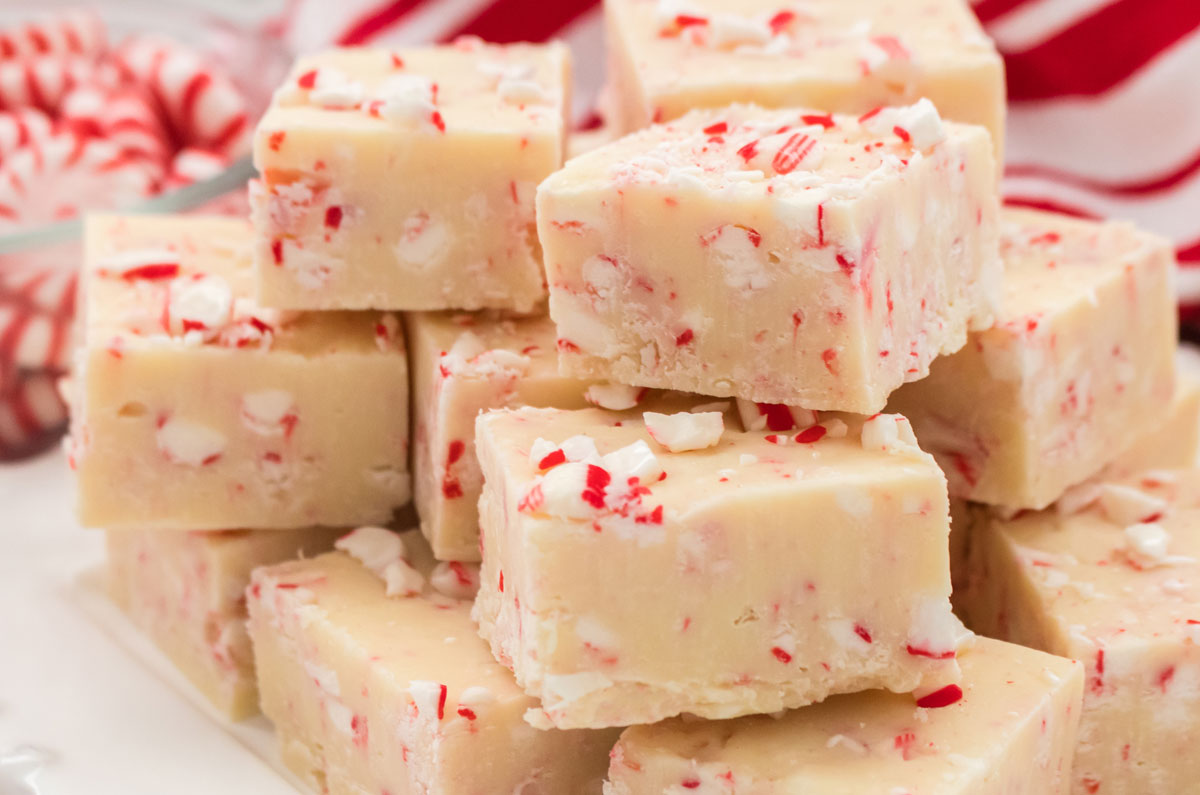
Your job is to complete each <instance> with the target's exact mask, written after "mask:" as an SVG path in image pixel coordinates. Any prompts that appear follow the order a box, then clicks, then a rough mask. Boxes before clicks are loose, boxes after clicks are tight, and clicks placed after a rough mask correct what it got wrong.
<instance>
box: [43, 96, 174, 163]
mask: <svg viewBox="0 0 1200 795" xmlns="http://www.w3.org/2000/svg"><path fill="white" fill-rule="evenodd" d="M61 112H62V119H63V121H64V123H66V124H67V125H68V126H69V127H71V129H73V130H75V131H76V132H79V133H81V134H83V135H90V136H96V137H99V138H106V139H108V140H109V141H112V142H113V143H114V144H116V145H117V146H118V147H119V148H120V149H121V151H122V152H123V153H124V154H126V155H129V156H131V157H144V158H148V159H150V160H153V161H155V162H157V163H160V164H163V165H164V166H165V164H166V161H167V159H168V158H169V157H170V153H171V143H170V141H169V140H168V137H167V131H166V130H165V129H164V128H163V126H162V122H161V120H160V119H159V117H158V113H157V112H156V111H155V110H154V106H153V103H152V100H151V99H150V98H149V97H147V96H146V95H145V94H144V93H143V92H142V91H140V90H138V89H137V88H135V87H129V86H127V87H122V88H117V89H109V88H106V87H104V86H101V85H82V86H76V87H75V88H73V89H71V91H69V92H68V93H67V95H66V96H65V97H64V98H63V102H62V111H61Z"/></svg>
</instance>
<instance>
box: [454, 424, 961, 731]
mask: <svg viewBox="0 0 1200 795" xmlns="http://www.w3.org/2000/svg"><path fill="white" fill-rule="evenodd" d="M728 421H729V416H727V415H723V414H722V413H721V412H720V411H719V410H716V409H714V408H710V407H705V406H700V407H697V412H696V413H688V412H677V413H674V414H663V413H656V412H646V413H645V418H644V419H643V418H642V417H640V416H639V415H638V414H637V413H634V412H625V413H614V412H605V411H602V410H600V409H583V410H580V411H563V410H559V409H537V408H520V409H512V410H502V411H493V412H489V413H487V414H484V415H481V416H480V418H479V419H478V421H477V424H476V447H477V450H478V453H479V459H480V463H481V465H482V467H483V473H484V489H483V496H482V497H481V499H480V519H481V521H480V525H481V534H482V538H483V550H484V552H483V561H484V562H483V570H482V575H481V579H482V586H481V588H480V591H479V595H478V597H477V599H476V602H475V613H474V615H475V618H476V620H477V621H478V623H479V628H480V632H481V634H482V635H483V636H484V637H485V638H487V639H488V641H489V642H490V643H491V647H492V652H493V654H494V655H495V656H496V659H498V660H500V661H501V662H503V663H504V664H505V665H506V666H509V667H510V668H512V669H513V671H514V672H515V674H516V677H517V681H518V683H520V684H521V685H522V686H523V687H524V688H525V690H526V692H527V693H529V694H530V695H533V696H535V697H538V698H540V699H541V702H542V706H543V710H541V711H534V712H532V713H531V714H530V720H532V721H535V722H537V723H538V724H539V725H547V724H550V725H555V726H558V727H560V728H577V727H591V728H595V727H602V726H623V725H628V724H633V723H651V722H654V721H657V720H661V719H663V718H668V717H671V716H673V715H677V714H680V713H683V712H688V713H692V714H695V715H699V716H702V717H707V718H728V717H734V716H737V715H743V714H748V713H759V712H773V711H776V710H780V709H783V708H786V707H795V706H801V705H804V704H808V703H812V702H814V701H820V700H821V699H823V698H825V697H826V696H829V695H832V694H835V693H840V692H853V691H857V690H864V689H868V688H886V689H889V690H893V691H895V692H903V693H908V692H909V691H918V697H921V696H924V695H928V694H929V693H931V692H941V691H943V690H944V689H945V688H951V687H954V682H955V681H956V679H957V676H958V667H957V664H956V663H955V660H954V656H955V650H956V648H957V644H958V642H959V641H960V640H961V639H962V636H963V634H964V633H963V632H962V627H961V625H960V624H959V623H958V621H957V619H955V618H954V617H953V615H952V614H951V612H950V603H949V599H948V597H949V595H950V574H949V562H948V559H947V550H946V536H947V532H948V524H949V520H948V516H947V504H946V503H947V500H946V485H945V479H944V478H943V477H942V474H941V472H940V471H939V470H938V469H937V466H936V464H935V463H934V461H933V459H932V458H931V457H929V456H928V455H926V454H925V453H923V452H921V451H920V449H919V448H918V447H917V446H916V443H915V441H914V440H913V437H912V433H911V430H909V429H908V426H907V423H905V422H904V421H903V418H897V417H895V416H894V415H881V416H880V417H877V418H875V419H873V420H870V421H867V422H865V423H864V422H863V421H862V420H861V419H856V418H854V417H853V416H852V415H844V416H843V417H836V416H832V415H830V416H828V417H823V418H822V421H821V423H820V424H812V425H808V426H806V427H804V428H803V429H802V430H800V431H799V433H794V432H793V431H789V432H787V433H779V432H773V433H768V432H766V431H761V432H759V431H753V432H743V431H740V430H738V429H737V428H736V427H731V428H725V427H724V426H725V424H726V423H727V422H728ZM736 422H737V420H736V419H734V420H732V423H733V425H734V426H736ZM664 445H665V447H664ZM672 450H674V451H675V452H671V451H672ZM910 700H911V697H910Z"/></svg>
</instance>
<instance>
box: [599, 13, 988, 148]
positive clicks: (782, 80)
mask: <svg viewBox="0 0 1200 795" xmlns="http://www.w3.org/2000/svg"><path fill="white" fill-rule="evenodd" d="M605 11H606V19H607V27H608V42H609V74H610V79H611V82H612V84H613V85H614V86H615V87H616V89H617V90H616V91H615V92H614V93H615V95H616V96H617V97H619V98H620V102H619V103H618V105H617V109H618V111H619V117H620V119H621V122H622V124H623V125H624V127H625V129H626V130H627V131H628V130H633V129H637V128H639V127H645V126H646V125H648V124H650V123H651V122H652V121H654V122H659V121H667V120H670V119H674V118H676V117H678V116H681V115H683V114H684V113H685V112H687V111H688V110H691V109H693V108H699V107H708V108H712V107H719V106H722V105H728V104H729V103H731V102H755V103H758V104H760V105H765V106H768V107H810V106H811V107H817V108H821V109H823V110H830V111H836V112H840V113H853V114H859V113H865V112H866V111H868V110H870V109H871V108H874V107H878V106H880V105H904V104H908V103H911V102H914V101H916V100H917V99H919V98H921V97H928V98H929V99H931V100H933V102H934V104H935V105H937V107H938V110H940V111H941V112H942V114H943V115H944V116H946V118H949V119H953V120H955V121H960V122H967V123H969V124H980V125H983V126H984V127H986V128H987V129H988V131H989V132H990V133H991V135H992V138H993V139H994V140H995V143H996V151H997V152H999V151H1001V150H1002V144H1003V140H1004V64H1003V62H1002V60H1001V58H1000V56H999V54H998V53H997V52H996V49H995V47H994V46H993V44H992V42H991V40H989V39H988V38H987V37H986V36H985V35H984V34H983V30H982V29H981V28H980V26H979V22H978V20H977V19H976V18H975V15H974V14H973V13H972V12H971V10H970V8H969V7H968V6H967V3H966V2H964V0H924V1H923V2H920V3H913V2H904V1H903V0H810V1H809V2H805V3H803V4H799V3H788V2H783V0H688V2H679V0H674V1H673V0H659V2H657V3H655V2H649V1H648V0H609V2H606V3H605Z"/></svg>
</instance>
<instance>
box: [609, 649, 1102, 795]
mask: <svg viewBox="0 0 1200 795" xmlns="http://www.w3.org/2000/svg"><path fill="white" fill-rule="evenodd" d="M959 664H960V665H961V666H962V685H961V688H960V689H961V693H960V694H956V696H957V697H956V699H955V700H954V701H953V702H951V703H948V704H945V705H944V706H941V705H940V704H941V702H939V705H930V706H929V707H916V708H914V707H913V703H912V699H910V698H906V697H904V696H900V695H896V694H894V693H886V692H881V691H877V690H876V691H868V692H864V693H855V694H853V695H842V696H834V697H833V698H830V699H828V700H826V701H824V702H822V703H820V704H815V705H813V706H809V707H803V708H801V709H796V710H791V711H790V712H787V713H786V714H784V715H781V716H780V715H775V716H771V715H755V716H752V717H744V718H738V719H736V720H731V721H706V722H702V721H688V720H683V719H679V718H675V719H672V720H668V721H664V722H662V723H657V724H654V725H652V726H633V727H631V728H629V729H626V730H625V732H624V733H623V734H622V735H621V739H620V740H619V741H618V742H617V745H616V747H615V748H614V749H613V753H612V764H611V765H610V766H609V771H608V775H609V780H608V784H607V785H606V788H605V793H606V794H607V795H659V793H664V792H671V793H674V792H679V793H683V792H697V793H701V794H702V795H704V794H706V793H707V794H708V795H717V794H718V793H720V795H725V793H731V792H763V793H766V792H772V793H781V795H782V794H784V793H786V794H787V795H793V794H795V795H800V793H803V794H804V795H847V794H848V793H880V795H917V793H938V794H939V795H1000V793H1018V792H1019V793H1022V795H1062V793H1066V792H1067V791H1068V790H1069V782H1070V770H1071V756H1072V753H1073V751H1074V746H1075V738H1076V731H1077V729H1078V725H1079V701H1080V697H1081V695H1082V692H1083V666H1081V665H1080V664H1079V663H1078V662H1075V661H1074V660H1067V659H1064V658H1062V657H1054V656H1052V655H1049V654H1044V653H1042V652H1038V651H1034V650H1032V649H1026V648H1024V647H1022V646H1017V645H1014V644H1011V643H1003V642H1001V641H996V640H990V639H985V638H980V639H978V640H977V641H975V643H973V644H972V645H971V646H970V647H969V648H967V649H964V650H963V651H962V652H961V653H960V655H959ZM947 700H949V699H947Z"/></svg>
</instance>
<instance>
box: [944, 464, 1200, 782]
mask: <svg viewBox="0 0 1200 795" xmlns="http://www.w3.org/2000/svg"><path fill="white" fill-rule="evenodd" d="M1088 488H1089V490H1090V493H1088V494H1086V495H1074V497H1075V498H1074V499H1072V500H1070V501H1069V502H1068V501H1067V500H1066V499H1065V498H1064V500H1063V501H1060V503H1059V505H1058V506H1057V508H1056V509H1051V510H1046V511H1042V512H1037V513H1028V514H1025V515H1023V516H1020V517H1018V518H1016V519H1012V520H1010V521H1003V520H1000V519H996V518H994V517H989V516H986V515H982V511H981V512H980V513H981V515H980V516H979V517H977V521H976V525H975V527H974V528H973V532H972V540H971V570H970V583H969V586H968V588H967V589H966V591H965V592H964V594H963V595H962V599H961V602H962V607H963V608H964V610H965V613H966V615H967V617H968V621H969V622H970V623H971V624H972V626H973V627H974V628H975V629H976V630H978V631H980V632H983V633H985V634H988V635H992V636H994V637H999V638H1004V639H1006V640H1011V641H1014V642H1016V643H1021V644H1025V645H1028V646H1033V647H1034V648H1039V649H1043V650H1045V651H1048V652H1051V653H1053V654H1061V655H1063V656H1066V657H1071V658H1074V659H1077V660H1081V661H1082V662H1083V663H1084V664H1085V666H1086V674H1087V684H1086V688H1085V692H1084V698H1083V715H1082V720H1081V723H1080V728H1079V745H1078V748H1077V750H1076V754H1075V768H1074V782H1073V787H1072V790H1071V791H1072V792H1073V793H1076V795H1084V794H1085V793H1089V794H1090V793H1130V795H1132V793H1149V792H1164V793H1165V792H1188V791H1190V790H1191V789H1193V788H1194V787H1195V782H1196V781H1197V780H1198V777H1200V758H1197V756H1196V754H1195V753H1194V749H1195V747H1196V743H1197V742H1200V631H1198V630H1200V562H1198V561H1200V470H1155V471H1150V472H1146V473H1143V474H1142V475H1140V476H1138V477H1136V478H1133V479H1130V480H1125V481H1114V482H1109V483H1106V484H1103V485H1100V486H1094V485H1093V486H1089V487H1088Z"/></svg>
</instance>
